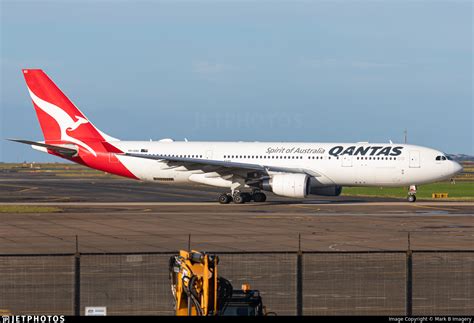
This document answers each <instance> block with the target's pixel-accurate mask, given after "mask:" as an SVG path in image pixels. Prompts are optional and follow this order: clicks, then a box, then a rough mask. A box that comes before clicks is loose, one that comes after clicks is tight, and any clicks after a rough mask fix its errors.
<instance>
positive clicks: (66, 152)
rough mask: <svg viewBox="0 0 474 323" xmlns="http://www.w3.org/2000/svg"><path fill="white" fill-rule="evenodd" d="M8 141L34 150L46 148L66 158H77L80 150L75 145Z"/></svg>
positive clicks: (18, 140) (19, 140)
mask: <svg viewBox="0 0 474 323" xmlns="http://www.w3.org/2000/svg"><path fill="white" fill-rule="evenodd" d="M8 140H10V141H15V142H19V143H22V144H27V145H31V146H33V148H35V147H34V146H36V147H42V148H46V149H49V150H52V151H54V152H56V153H58V154H60V155H63V156H65V157H75V156H77V153H78V152H79V149H78V148H77V146H76V145H73V144H60V145H49V144H45V143H44V142H37V141H30V140H21V139H8ZM45 152H46V151H45Z"/></svg>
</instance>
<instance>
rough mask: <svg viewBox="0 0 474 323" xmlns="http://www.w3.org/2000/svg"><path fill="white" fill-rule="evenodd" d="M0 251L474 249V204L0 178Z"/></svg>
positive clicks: (50, 178)
mask: <svg viewBox="0 0 474 323" xmlns="http://www.w3.org/2000/svg"><path fill="white" fill-rule="evenodd" d="M0 192H1V194H0V206H5V205H23V206H30V207H31V206H34V205H41V206H54V207H56V208H57V210H56V211H57V212H53V213H41V212H40V213H25V212H23V213H0V220H1V223H2V226H1V227H0V242H1V243H0V254H16V253H58V252H74V251H75V247H76V236H78V240H79V249H80V251H81V252H145V251H174V250H178V249H180V248H187V246H188V243H189V235H191V246H192V247H193V248H195V249H203V250H212V251H276V250H278V251H281V250H286V251H294V250H297V248H298V244H299V241H298V236H299V235H301V247H302V249H303V250H322V251H348V250H356V251H357V250H364V251H366V250H404V249H406V248H407V245H408V233H410V235H411V247H412V248H414V249H440V250H451V249H463V250H472V249H474V224H473V218H472V215H473V214H474V203H472V202H417V203H414V204H413V203H407V202H405V201H396V200H390V199H376V198H370V199H366V198H354V197H334V198H324V197H323V198H319V197H315V198H312V199H307V200H303V201H302V200H293V199H285V198H279V197H276V196H273V195H269V201H268V202H266V203H258V204H257V203H247V204H244V205H235V204H230V205H220V204H218V203H217V202H215V200H216V197H217V196H218V194H219V192H220V190H218V189H213V188H207V187H202V186H199V187H194V188H190V187H185V186H174V185H163V184H161V185H160V184H153V183H141V182H136V181H132V180H122V179H114V178H106V179H101V178H98V179H94V178H92V179H90V178H89V179H88V178H83V179H74V178H73V179H70V178H61V177H56V176H54V175H44V174H28V175H25V174H2V175H1V176H0Z"/></svg>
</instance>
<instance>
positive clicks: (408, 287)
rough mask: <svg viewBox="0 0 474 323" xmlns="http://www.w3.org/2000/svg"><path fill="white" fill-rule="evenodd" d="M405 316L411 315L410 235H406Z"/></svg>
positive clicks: (411, 262) (411, 258)
mask: <svg viewBox="0 0 474 323" xmlns="http://www.w3.org/2000/svg"><path fill="white" fill-rule="evenodd" d="M405 290H406V296H405V298H406V305H405V307H406V316H412V315H413V252H412V250H411V246H410V233H408V249H407V254H406V287H405Z"/></svg>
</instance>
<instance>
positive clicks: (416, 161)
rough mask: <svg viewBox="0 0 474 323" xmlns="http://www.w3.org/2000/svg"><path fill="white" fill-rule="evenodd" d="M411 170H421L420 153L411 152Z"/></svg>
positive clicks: (417, 151) (416, 151)
mask: <svg viewBox="0 0 474 323" xmlns="http://www.w3.org/2000/svg"><path fill="white" fill-rule="evenodd" d="M409 165H410V168H420V151H419V150H410V164H409Z"/></svg>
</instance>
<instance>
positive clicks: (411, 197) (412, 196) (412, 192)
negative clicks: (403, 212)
mask: <svg viewBox="0 0 474 323" xmlns="http://www.w3.org/2000/svg"><path fill="white" fill-rule="evenodd" d="M407 200H408V202H410V203H413V202H415V201H416V185H410V189H409V190H408V197H407Z"/></svg>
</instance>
